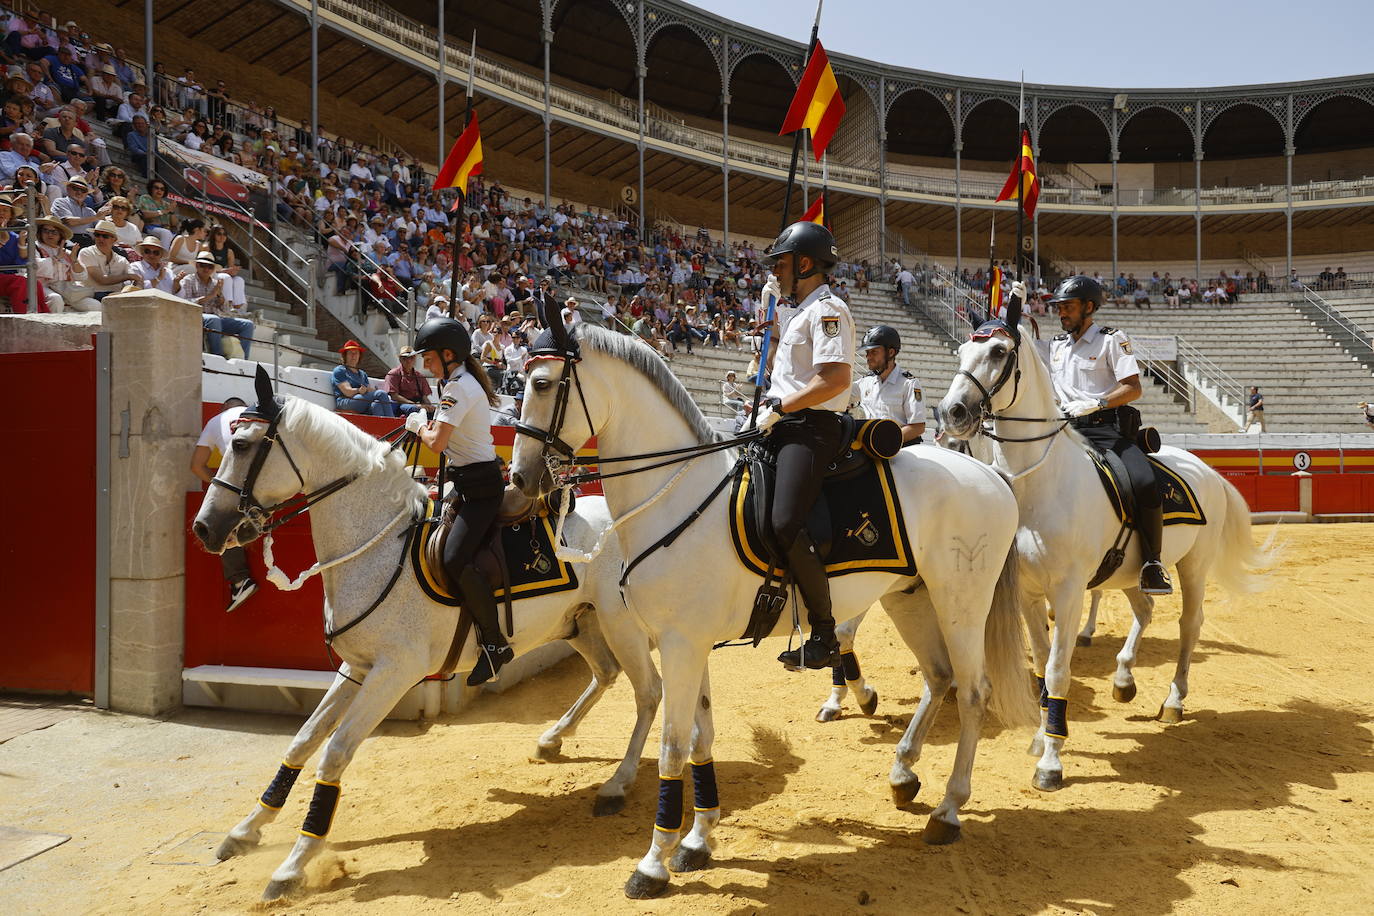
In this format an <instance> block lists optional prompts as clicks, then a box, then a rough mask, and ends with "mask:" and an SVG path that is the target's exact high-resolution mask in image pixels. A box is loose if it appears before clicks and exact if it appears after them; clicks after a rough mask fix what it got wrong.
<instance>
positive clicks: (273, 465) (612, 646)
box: [194, 398, 660, 899]
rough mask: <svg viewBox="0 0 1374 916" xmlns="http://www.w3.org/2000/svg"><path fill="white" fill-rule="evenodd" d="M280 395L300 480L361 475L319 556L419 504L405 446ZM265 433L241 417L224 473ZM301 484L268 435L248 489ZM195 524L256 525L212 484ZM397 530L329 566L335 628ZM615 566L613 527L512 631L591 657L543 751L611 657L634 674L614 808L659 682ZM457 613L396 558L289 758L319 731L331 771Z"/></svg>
mask: <svg viewBox="0 0 1374 916" xmlns="http://www.w3.org/2000/svg"><path fill="white" fill-rule="evenodd" d="M282 409H283V416H282V420H281V423H280V426H279V434H280V441H281V442H282V443H284V444H285V446H286V447H287V448H289V449H290V453H291V457H292V458H293V459H294V460H295V461H296V463H297V466H298V467H299V468H300V474H301V477H302V478H303V479H304V487H305V490H306V491H307V492H309V491H312V490H314V489H316V488H318V487H320V486H323V485H324V484H326V483H328V482H329V481H331V480H333V479H335V478H337V477H339V476H341V475H349V474H353V475H357V479H356V480H354V481H353V482H352V483H351V484H349V485H348V486H346V487H344V488H343V489H341V490H339V491H338V492H336V493H335V494H334V495H332V496H330V497H328V498H326V499H324V500H322V501H321V502H319V503H317V504H316V505H315V506H314V508H312V509H311V510H310V514H311V531H312V534H313V538H314V543H315V553H316V555H317V556H321V557H339V556H345V555H347V554H349V553H350V552H353V551H355V550H357V549H358V548H359V547H360V546H362V545H363V544H365V543H366V542H367V541H368V540H369V539H371V538H373V537H374V536H375V533H376V532H377V531H379V530H381V529H382V528H383V527H384V526H385V525H386V524H387V523H388V522H389V521H390V520H391V519H392V518H393V517H394V516H395V515H396V513H397V512H398V511H401V510H402V509H404V508H406V507H407V506H408V507H410V509H412V510H414V511H415V512H419V511H422V509H423V507H424V489H423V488H422V487H421V486H420V485H419V484H418V483H416V482H415V481H414V480H413V479H411V477H410V475H409V473H408V472H407V470H406V467H405V462H404V458H403V457H402V453H401V452H400V451H398V450H393V449H392V448H390V446H388V445H387V444H386V443H382V442H378V441H377V440H375V439H373V438H371V437H369V436H368V435H366V434H365V433H363V432H361V431H360V430H358V429H357V428H356V427H354V426H352V425H351V424H349V423H347V422H346V421H344V420H342V419H340V418H339V417H337V416H335V415H334V414H332V413H331V412H329V411H327V410H324V409H323V408H320V407H317V406H315V405H313V404H310V403H308V402H306V401H301V400H298V399H294V398H288V399H287V400H286V404H285V406H284V407H283V408H282ZM263 433H264V425H263V424H261V423H246V424H243V425H241V426H240V427H239V429H238V430H237V431H236V432H235V433H234V436H233V439H232V440H231V443H232V444H231V446H230V449H229V452H228V454H226V455H225V457H224V462H223V464H222V465H221V466H220V468H219V471H218V474H219V476H220V477H221V478H222V479H224V480H226V481H227V482H229V483H233V484H236V485H241V484H242V482H243V478H244V477H245V475H246V473H247V467H248V465H249V462H250V460H251V458H252V456H253V454H254V452H255V450H256V448H257V446H258V443H259V442H260V441H261V439H262V436H263ZM300 487H301V483H300V481H298V480H297V478H296V475H295V473H294V472H292V470H291V468H290V465H289V464H288V462H287V460H286V458H285V457H284V456H283V455H282V448H281V447H280V446H278V447H275V448H273V449H272V451H271V453H270V455H269V457H268V459H267V461H266V463H265V464H264V465H263V468H262V471H261V473H260V474H259V477H258V479H257V482H256V484H255V486H254V495H255V496H256V497H257V499H258V500H259V501H260V502H262V503H263V504H264V505H271V504H273V503H276V502H278V501H280V500H283V499H286V498H287V497H289V496H291V495H292V494H294V493H296V492H297V491H298V489H300ZM609 525H610V515H609V513H608V512H607V507H606V503H605V500H603V499H601V498H599V497H585V498H583V499H580V500H579V501H578V505H577V509H576V511H575V512H573V513H572V514H570V515H569V516H568V519H567V524H566V526H565V529H564V534H565V537H566V538H567V539H568V540H569V541H570V542H571V543H572V544H573V545H574V546H576V547H579V548H581V549H584V550H585V549H589V548H590V547H591V546H592V545H593V544H594V543H595V542H596V540H597V537H598V535H599V534H600V533H601V532H602V531H604V530H605V529H606V528H607V527H608V526H609ZM194 527H195V530H196V532H197V534H198V535H199V536H200V537H201V539H202V542H203V543H204V544H205V546H206V548H207V549H209V550H212V551H219V550H222V549H224V547H226V546H232V545H233V543H236V542H238V543H246V542H247V541H251V540H253V539H254V538H256V537H257V536H258V532H257V530H256V529H255V528H253V526H252V524H251V523H249V522H245V521H243V516H242V515H241V514H240V513H239V511H238V497H237V495H235V494H233V493H231V492H230V491H228V490H226V489H224V488H221V487H214V486H212V487H210V489H209V491H208V492H207V493H206V494H205V499H204V501H203V502H202V504H201V508H200V511H199V512H198V513H197V515H196V523H195V526H194ZM404 531H405V529H404V528H403V527H402V528H399V529H398V531H397V533H396V534H393V536H391V537H388V538H383V539H382V540H381V541H379V542H377V543H376V544H374V545H373V546H371V547H369V548H367V549H366V550H364V551H362V552H361V553H359V554H358V555H357V556H356V557H355V558H353V559H352V560H350V561H349V562H347V563H341V564H339V565H336V566H332V567H330V568H328V569H325V570H324V571H323V573H322V576H323V582H324V593H325V606H324V620H325V626H326V627H327V628H328V629H329V630H331V631H332V630H335V629H337V628H339V627H340V626H343V625H345V624H347V623H349V622H350V621H352V620H354V619H355V618H357V617H358V615H359V614H361V613H362V612H363V611H364V610H365V609H366V608H367V607H368V606H369V605H370V604H372V602H373V601H374V600H375V599H376V598H377V596H378V595H379V594H380V592H381V589H382V588H383V586H384V585H385V583H386V582H387V581H388V580H389V579H390V578H391V575H392V571H393V570H394V569H395V566H396V562H397V559H398V557H399V555H400V552H401V550H402V547H403V545H404V543H405V540H404V538H403V537H400V536H397V535H399V534H403V533H404ZM240 538H242V540H240ZM620 567H621V561H620V550H619V545H618V544H617V543H615V542H614V539H611V543H610V544H609V545H607V547H606V549H605V550H603V551H602V553H601V556H600V557H599V558H598V559H597V560H595V561H594V562H593V563H591V564H590V565H587V566H584V567H579V569H578V570H577V572H578V576H579V582H580V585H579V587H578V589H576V590H575V591H568V592H560V593H557V594H553V595H547V596H542V597H535V598H524V599H521V600H518V601H516V602H515V604H514V617H515V633H514V635H513V636H512V637H511V640H510V642H511V645H512V647H513V648H514V649H515V653H516V655H520V654H522V653H524V652H528V651H529V650H530V649H532V648H534V647H536V646H540V645H543V644H544V643H546V642H549V641H552V640H555V639H568V640H569V641H570V642H571V643H572V645H573V647H574V648H576V649H577V650H578V651H579V652H581V653H582V654H583V656H584V657H585V658H586V659H587V661H588V663H589V664H590V665H591V667H592V671H593V675H594V679H593V682H592V684H591V685H590V686H589V687H588V689H587V691H586V693H584V694H583V696H582V697H581V698H579V700H578V701H577V703H576V704H575V705H574V706H573V708H572V709H570V710H569V711H568V713H567V714H566V715H565V716H564V717H563V719H562V720H560V722H559V723H558V725H557V726H555V727H554V728H553V729H550V731H549V732H548V733H547V734H545V735H544V736H543V737H542V738H541V739H540V742H539V746H540V752H541V754H543V755H547V754H550V753H553V752H556V751H557V748H558V746H559V744H560V743H561V736H562V735H564V734H568V733H570V732H571V730H572V729H573V728H575V727H576V724H577V722H578V721H579V720H580V719H581V717H582V716H583V715H584V714H585V713H586V711H587V709H588V708H589V707H590V706H591V705H592V703H594V702H595V701H596V699H597V698H598V697H599V696H600V695H601V693H602V692H604V691H605V689H606V687H607V686H609V684H610V682H611V681H612V680H614V678H615V675H616V673H617V670H618V668H621V667H623V668H624V670H625V671H626V673H627V675H628V676H629V678H630V681H631V682H632V684H633V685H634V688H635V697H636V707H637V712H638V720H637V722H636V724H635V729H634V732H633V734H632V736H631V739H630V745H629V749H628V750H627V752H626V756H625V758H624V759H623V760H622V761H621V764H620V766H619V768H617V770H616V772H615V775H614V776H613V777H612V778H611V779H610V780H609V781H608V782H607V783H606V784H605V785H603V786H602V787H601V789H600V791H599V793H598V796H599V797H598V807H602V806H603V805H602V803H603V801H604V802H605V803H606V804H605V807H608V808H609V807H614V805H615V803H616V801H617V799H623V797H624V794H625V790H626V789H627V788H628V786H629V785H630V784H631V783H632V782H633V781H634V777H635V773H636V770H637V768H638V765H639V756H640V752H641V751H642V749H643V746H644V741H645V738H646V737H647V735H648V730H649V727H650V725H651V724H652V720H653V715H654V711H655V709H656V708H657V705H658V700H659V689H660V688H659V681H658V676H657V673H656V672H655V670H654V667H653V662H652V659H651V657H650V655H649V644H648V638H647V636H646V634H645V633H644V632H643V630H641V629H640V627H639V626H638V624H637V623H636V622H635V621H634V619H633V618H632V617H631V616H630V614H629V613H628V611H627V610H626V608H625V607H624V604H623V602H622V600H621V598H620V594H619V588H618V586H617V582H616V579H617V577H618V575H619V573H620ZM593 612H594V613H593ZM457 613H458V611H457V609H455V608H449V607H445V606H443V605H439V604H436V603H434V602H432V601H430V600H429V598H428V597H427V596H426V595H425V594H424V592H423V591H422V590H421V589H420V587H419V585H418V584H417V582H416V581H415V576H414V573H413V572H412V571H411V570H409V569H405V570H403V571H402V572H401V575H400V577H399V578H398V579H397V582H396V586H395V587H394V588H393V589H392V591H391V593H390V595H388V596H387V599H386V600H385V601H384V602H382V604H381V605H379V606H378V607H377V609H376V610H375V611H373V613H372V614H371V615H370V616H369V617H368V618H367V619H366V620H365V621H364V622H362V623H360V624H359V625H358V626H356V627H354V628H353V629H350V630H348V631H347V632H346V633H344V634H343V635H341V636H340V637H339V638H338V639H337V640H335V642H334V651H335V652H337V653H338V654H339V656H340V657H341V658H342V659H343V660H344V666H343V668H342V669H341V671H342V672H343V673H346V674H348V675H349V676H351V677H353V678H355V679H357V680H358V681H361V686H359V685H358V684H355V683H353V681H350V680H348V679H347V678H345V677H344V676H343V673H341V674H340V675H339V676H338V677H337V678H335V680H334V683H333V684H332V685H331V686H330V688H329V690H328V692H327V693H326V694H325V696H324V699H322V700H321V701H320V705H319V706H318V707H317V708H316V709H315V711H314V713H312V714H311V716H310V718H309V719H308V720H307V721H306V723H305V725H304V726H302V728H301V730H300V731H299V732H298V733H297V734H296V737H295V738H294V739H293V740H292V742H291V745H290V747H289V748H288V749H287V752H286V755H285V758H284V759H285V762H286V763H287V764H289V765H291V766H303V765H304V764H305V763H306V761H307V759H308V758H309V757H310V755H311V754H313V753H314V751H315V750H316V748H318V747H319V746H320V745H321V744H322V743H323V744H325V748H324V752H323V754H322V755H321V757H320V761H319V768H318V771H317V777H316V778H317V779H319V780H321V781H324V782H332V783H337V782H339V780H340V778H341V776H342V775H343V771H344V769H345V768H346V767H347V766H348V763H349V761H350V760H352V758H353V754H354V752H356V751H357V749H358V745H359V744H361V743H362V741H363V739H365V738H366V737H367V736H368V735H369V734H371V733H372V730H373V729H374V728H376V726H377V725H378V724H379V723H380V722H381V721H382V719H383V717H385V716H386V714H387V713H388V712H389V711H390V710H391V709H392V708H393V707H394V706H395V705H396V702H397V701H398V700H399V699H400V698H401V696H402V695H403V694H404V693H405V692H406V691H407V690H409V689H410V688H411V687H412V686H413V685H414V684H416V683H417V682H418V681H419V680H420V679H422V678H424V677H425V676H426V675H428V674H430V673H432V672H434V671H437V670H438V669H439V667H440V666H441V665H442V664H443V662H444V658H445V656H446V655H447V653H448V648H449V644H450V642H451V641H452V638H453V632H454V626H455V621H456V618H457ZM503 618H504V614H503ZM575 632H576V634H577V635H576V636H574V633H575ZM476 659H477V656H476V649H475V643H474V641H473V639H472V638H471V637H469V641H468V642H467V644H466V645H465V646H464V648H463V650H462V654H461V656H460V658H459V662H458V676H460V677H461V676H463V675H464V674H465V673H466V672H468V671H471V670H472V667H473V665H474V664H475V663H476ZM326 739H328V741H327V743H325V742H326ZM275 815H276V812H275V811H273V810H271V809H269V808H266V807H264V806H263V805H262V804H261V803H257V804H255V805H254V809H253V812H252V813H251V814H249V815H248V816H247V817H246V818H244V820H243V821H242V822H240V823H239V824H238V826H236V827H235V828H234V829H233V830H232V831H230V833H229V837H228V839H226V840H225V842H224V845H223V846H222V847H221V857H222V858H227V857H228V856H229V855H233V854H236V853H239V852H242V851H244V849H245V848H246V847H248V846H252V845H255V844H257V843H258V842H259V840H260V839H261V830H262V827H263V825H265V824H267V823H269V822H270V821H271V820H272V819H273V818H274V817H275ZM324 842H325V841H324V840H323V839H320V838H315V837H310V836H306V835H304V834H302V835H301V836H300V837H299V838H298V839H297V841H296V844H295V847H294V848H293V849H292V851H291V853H290V855H289V856H288V857H287V859H286V861H285V862H283V863H282V865H281V866H280V867H279V868H278V869H277V870H276V872H274V873H273V875H272V882H271V883H270V884H269V885H268V890H267V893H266V894H265V896H266V897H268V898H269V899H272V898H275V897H280V896H283V895H285V894H288V893H291V892H293V891H295V890H297V889H299V888H300V887H301V885H302V882H303V879H304V869H305V865H306V863H307V862H309V861H310V859H311V858H313V857H314V856H315V855H317V854H318V853H319V851H320V850H321V849H322V848H323V846H324Z"/></svg>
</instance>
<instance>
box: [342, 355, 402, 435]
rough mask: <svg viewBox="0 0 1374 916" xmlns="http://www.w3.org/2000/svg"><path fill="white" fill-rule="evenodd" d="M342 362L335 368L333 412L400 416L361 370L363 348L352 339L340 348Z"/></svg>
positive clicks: (391, 402) (391, 403)
mask: <svg viewBox="0 0 1374 916" xmlns="http://www.w3.org/2000/svg"><path fill="white" fill-rule="evenodd" d="M339 353H340V355H341V358H342V360H343V361H342V363H341V364H340V365H338V366H335V367H334V371H333V374H332V375H331V379H332V380H333V383H334V409H335V410H343V411H348V412H350V413H364V414H371V415H372V416H374V417H394V416H397V413H396V404H395V403H394V402H393V401H392V400H391V395H389V394H387V393H386V392H385V391H382V390H381V389H379V388H376V387H375V386H373V384H372V380H371V379H370V378H368V376H367V373H366V372H364V371H363V370H362V369H361V368H359V366H358V364H359V363H361V362H362V361H363V345H362V344H360V343H358V342H357V341H356V340H350V341H348V342H347V343H345V344H344V345H343V346H342V347H340V348H339Z"/></svg>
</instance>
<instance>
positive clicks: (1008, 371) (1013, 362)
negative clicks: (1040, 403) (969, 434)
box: [955, 310, 1069, 442]
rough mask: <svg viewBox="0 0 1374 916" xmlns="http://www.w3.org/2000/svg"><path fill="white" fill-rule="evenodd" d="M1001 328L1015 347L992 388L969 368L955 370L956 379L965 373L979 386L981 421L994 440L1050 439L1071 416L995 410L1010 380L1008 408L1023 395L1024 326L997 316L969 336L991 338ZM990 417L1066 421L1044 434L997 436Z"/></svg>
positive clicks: (973, 339)
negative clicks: (1011, 413)
mask: <svg viewBox="0 0 1374 916" xmlns="http://www.w3.org/2000/svg"><path fill="white" fill-rule="evenodd" d="M1018 311H1019V310H1018ZM999 331H1001V332H1004V333H1005V334H1006V335H1007V336H1008V337H1009V338H1010V339H1011V349H1010V350H1008V351H1007V353H1006V355H1005V356H1004V357H1003V363H1002V371H1001V372H1000V373H999V374H998V376H997V378H996V380H994V381H993V383H992V387H990V388H989V387H985V386H984V385H983V383H982V382H980V381H979V380H978V377H977V376H976V375H974V374H973V373H972V372H969V371H968V370H967V369H960V370H959V371H958V372H956V373H955V377H956V378H957V377H958V376H961V375H962V376H963V377H964V378H966V379H968V380H969V381H970V382H972V383H973V384H974V387H976V388H977V389H978V393H979V395H980V396H981V397H980V399H979V401H978V411H979V415H978V424H979V427H980V431H981V432H982V434H983V435H985V436H987V437H988V438H989V439H991V440H993V441H994V442H1040V441H1043V440H1045V439H1049V438H1050V437H1051V436H1057V435H1058V434H1059V433H1060V432H1062V431H1063V429H1064V427H1066V426H1068V425H1069V420H1068V418H1067V417H1013V416H1009V415H1007V414H1004V413H994V412H993V408H992V399H993V398H994V397H996V396H997V395H998V393H999V392H1001V390H1002V389H1003V388H1005V387H1006V385H1007V382H1009V381H1010V382H1011V383H1012V388H1011V400H1010V401H1009V402H1008V403H1007V407H1006V409H1007V410H1010V409H1011V408H1012V407H1013V406H1014V405H1015V404H1016V401H1017V399H1018V398H1019V397H1020V396H1021V357H1020V350H1021V332H1020V328H1017V327H1014V326H1012V325H1009V324H1008V323H1007V322H1006V321H1002V320H1000V319H996V318H994V319H991V320H989V321H985V322H983V324H982V325H980V326H979V327H978V329H977V330H976V331H974V332H973V333H972V334H970V335H969V340H970V341H976V340H980V339H988V338H990V337H992V336H993V335H994V334H996V333H997V332H999ZM990 420H1002V421H1004V422H1013V423H1053V422H1054V421H1056V420H1062V422H1061V423H1060V424H1059V425H1058V426H1056V427H1055V428H1054V429H1052V430H1050V431H1049V432H1047V433H1044V434H1043V435H1039V436H1025V437H1016V436H999V435H997V434H996V433H994V432H993V431H992V430H991V428H989V426H988V425H987V423H988V421H990Z"/></svg>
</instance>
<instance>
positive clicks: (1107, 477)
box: [1088, 449, 1207, 525]
mask: <svg viewBox="0 0 1374 916" xmlns="http://www.w3.org/2000/svg"><path fill="white" fill-rule="evenodd" d="M1088 457H1089V458H1091V459H1092V460H1093V465H1094V466H1095V467H1096V468H1097V476H1098V477H1099V478H1100V479H1101V480H1102V486H1103V488H1104V489H1105V490H1106V491H1107V500H1108V502H1110V503H1111V504H1112V511H1113V512H1115V513H1116V519H1117V521H1119V522H1122V523H1123V524H1124V523H1126V521H1127V519H1126V509H1125V503H1124V502H1123V500H1122V498H1121V484H1120V483H1119V482H1118V481H1117V479H1116V475H1115V474H1113V473H1112V469H1111V465H1109V464H1107V462H1106V460H1105V459H1104V458H1103V457H1102V456H1101V455H1100V454H1098V452H1097V451H1096V450H1095V449H1089V450H1088ZM1145 457H1146V458H1149V459H1150V465H1151V466H1152V467H1153V468H1154V472H1155V480H1156V481H1157V482H1158V483H1159V488H1160V495H1161V496H1162V497H1163V499H1164V524H1165V525H1205V524H1207V516H1206V514H1204V513H1203V511H1202V506H1200V505H1199V504H1198V501H1197V495H1196V494H1195V493H1193V488H1192V487H1191V486H1189V485H1188V481H1186V480H1184V479H1183V478H1182V477H1181V476H1179V474H1178V472H1177V471H1175V470H1174V469H1173V468H1171V467H1169V466H1168V465H1167V464H1165V463H1164V462H1163V461H1160V460H1159V459H1158V458H1156V457H1155V456H1154V455H1146V456H1145Z"/></svg>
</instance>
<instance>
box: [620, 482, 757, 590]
mask: <svg viewBox="0 0 1374 916" xmlns="http://www.w3.org/2000/svg"><path fill="white" fill-rule="evenodd" d="M741 461H743V459H741V460H740V461H737V462H735V466H734V467H732V468H731V469H730V472H729V473H728V474H726V475H725V476H724V477H722V478H721V479H720V482H719V483H717V484H716V485H715V487H714V489H712V490H711V492H710V493H708V494H706V498H705V499H703V500H702V501H701V505H699V506H697V507H696V509H694V510H692V514H691V515H688V516H687V517H686V518H685V519H683V520H682V521H681V522H680V523H679V524H678V526H677V527H676V528H674V529H673V530H672V531H669V532H668V533H667V534H666V535H665V536H664V537H663V538H661V539H660V540H658V541H656V542H655V543H653V544H651V545H649V547H648V549H647V550H645V551H644V552H643V553H641V554H640V555H639V556H637V557H635V558H634V559H633V560H631V561H630V562H629V564H627V565H626V567H625V572H623V573H621V575H620V587H621V588H624V587H625V583H626V582H627V581H628V580H629V578H630V573H632V572H634V569H635V567H636V566H638V565H639V564H640V563H642V562H643V561H644V560H645V559H646V558H647V557H648V556H649V555H650V554H652V553H653V552H654V551H655V550H658V549H659V548H660V547H667V546H668V545H670V544H672V543H673V541H676V540H677V539H678V535H680V534H682V532H684V531H686V530H687V529H688V528H690V527H691V526H692V523H693V522H695V521H696V520H697V519H699V518H701V514H702V513H703V512H705V511H706V507H707V506H709V505H711V503H712V502H713V501H714V500H715V498H716V497H717V496H719V495H720V491H721V490H724V489H725V485H726V484H727V483H729V482H730V480H731V479H732V478H733V477H734V476H735V474H736V473H737V472H738V471H739V468H740V462H741Z"/></svg>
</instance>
